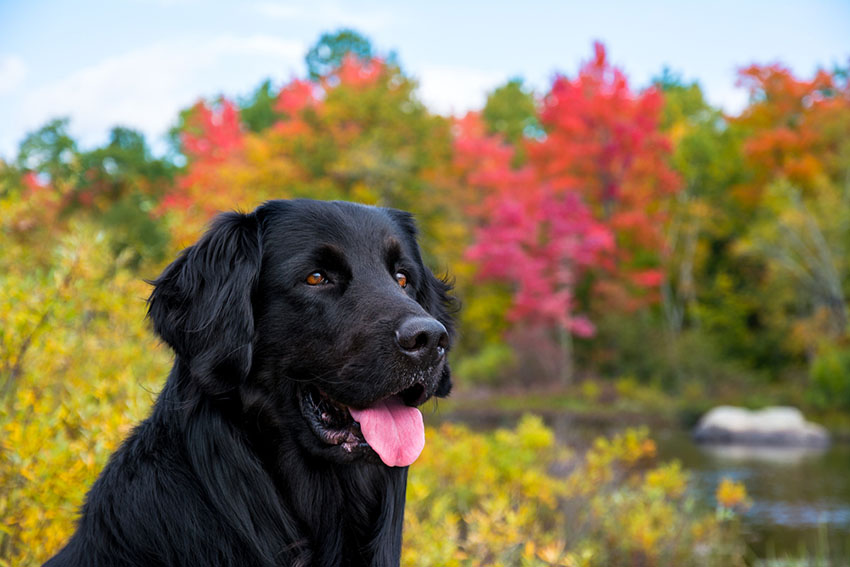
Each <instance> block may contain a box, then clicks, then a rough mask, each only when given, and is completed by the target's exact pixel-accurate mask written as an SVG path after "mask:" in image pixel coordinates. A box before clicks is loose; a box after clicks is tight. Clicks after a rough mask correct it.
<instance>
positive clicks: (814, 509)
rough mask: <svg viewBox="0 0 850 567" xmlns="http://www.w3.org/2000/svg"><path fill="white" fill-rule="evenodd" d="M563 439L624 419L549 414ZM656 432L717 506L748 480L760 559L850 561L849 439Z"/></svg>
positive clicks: (473, 419) (497, 421)
mask: <svg viewBox="0 0 850 567" xmlns="http://www.w3.org/2000/svg"><path fill="white" fill-rule="evenodd" d="M517 418H518V416H517V415H494V414H486V415H482V414H463V415H459V414H452V415H442V416H440V417H439V419H447V420H451V421H462V422H465V423H467V424H468V425H470V426H472V427H474V428H477V429H491V428H496V427H502V426H504V427H512V426H513V425H514V423H515V421H516V419H517ZM544 419H545V420H546V422H547V424H548V425H549V426H550V427H551V428H552V429H553V430H554V432H555V435H556V437H557V438H558V440H559V441H560V442H562V443H564V444H566V445H569V446H571V447H574V448H578V449H582V448H586V447H588V446H589V443H590V442H591V441H592V439H593V438H595V437H597V436H599V435H605V436H610V435H613V434H615V433H617V432H619V431H622V430H623V429H624V428H625V425H624V424H622V423H612V422H611V421H610V420H597V419H593V418H588V417H586V416H572V415H569V414H555V413H552V414H548V415H544ZM652 436H653V438H654V439H655V440H656V442H657V444H658V452H659V457H660V458H661V459H662V460H673V459H676V460H679V461H681V463H682V465H683V466H684V467H685V468H686V469H687V470H689V471H690V472H691V479H692V482H691V486H692V489H693V490H694V493H695V495H696V496H697V498H698V499H700V500H702V501H703V502H704V504H705V505H706V506H708V507H712V508H713V507H714V506H715V504H716V503H715V501H714V493H715V490H716V488H717V485H718V484H719V483H720V480H721V479H722V478H724V477H726V478H730V479H733V480H737V481H741V482H743V483H744V484H745V485H746V487H747V493H748V494H749V496H750V499H751V501H752V506H751V507H750V508H749V509H748V510H747V512H746V513H745V516H744V518H743V520H744V527H745V530H746V535H747V539H748V542H749V544H750V546H751V548H752V551H753V553H754V554H755V555H756V556H757V557H761V558H771V559H773V558H783V557H789V556H791V557H793V556H801V555H807V556H816V555H824V556H830V557H832V558H841V559H842V563H840V564H848V562H850V445H848V444H841V443H836V444H833V445H832V446H831V447H828V448H820V449H804V448H794V449H787V450H784V449H778V448H753V447H734V446H714V447H702V446H699V445H697V444H695V443H694V442H693V441H692V440H691V436H690V433H689V432H687V431H683V430H676V429H669V428H661V427H656V428H654V429H653V433H652Z"/></svg>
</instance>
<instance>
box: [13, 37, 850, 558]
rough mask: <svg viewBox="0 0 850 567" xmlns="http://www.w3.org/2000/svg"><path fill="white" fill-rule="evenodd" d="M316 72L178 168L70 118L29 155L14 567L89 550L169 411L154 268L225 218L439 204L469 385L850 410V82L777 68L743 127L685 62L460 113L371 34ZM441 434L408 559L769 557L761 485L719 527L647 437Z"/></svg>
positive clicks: (261, 104)
mask: <svg viewBox="0 0 850 567" xmlns="http://www.w3.org/2000/svg"><path fill="white" fill-rule="evenodd" d="M308 67H309V75H308V76H305V77H302V78H293V79H292V80H290V81H289V82H287V83H285V84H283V85H280V86H278V85H273V84H272V82H271V81H265V82H263V83H261V84H260V85H259V86H258V87H257V88H256V90H255V91H254V92H253V93H251V94H250V95H248V96H247V97H245V98H241V99H236V100H234V99H231V98H228V97H226V96H223V97H219V98H217V99H215V100H206V101H199V102H198V103H197V104H195V105H193V106H192V107H191V108H188V109H186V110H184V111H183V112H182V113H181V114H180V116H179V117H177V120H176V127H175V129H174V131H173V133H172V134H173V141H174V150H173V153H172V154H171V155H169V156H168V157H156V156H154V155H153V154H152V152H151V150H150V148H149V147H148V145H147V143H146V141H145V139H144V137H143V136H142V135H141V134H139V133H137V132H134V131H132V130H128V129H125V128H120V127H117V128H115V129H113V130H112V132H111V133H110V136H109V139H108V140H107V142H106V143H104V144H103V145H101V146H100V147H96V148H93V149H84V148H81V147H80V146H79V145H78V144H77V142H76V141H75V140H74V139H73V137H72V136H71V135H70V133H69V123H68V121H67V120H65V119H58V120H53V121H50V122H48V123H47V124H45V125H44V126H43V127H42V128H40V129H38V130H36V131H35V132H32V133H31V134H30V135H28V136H27V137H26V138H25V140H24V141H23V143H22V144H21V146H20V149H19V152H18V155H17V156H16V158H15V159H14V160H12V161H11V162H8V163H6V162H2V161H0V284H2V290H1V291H0V298H2V299H0V321H2V323H3V325H2V328H0V403H2V413H0V429H2V437H0V485H2V486H3V488H4V490H3V491H2V493H0V515H2V518H3V523H2V526H1V527H0V557H2V559H0V564H2V565H7V564H8V565H11V564H15V565H18V564H20V565H28V564H37V563H39V562H40V561H42V560H43V559H44V558H45V556H46V555H47V554H48V553H50V551H51V550H52V549H55V547H56V546H57V545H58V544H59V542H61V541H62V540H64V538H65V537H66V536H67V535H68V533H69V531H70V529H71V525H72V520H73V517H74V514H75V509H76V506H78V505H79V503H80V502H81V500H82V498H83V491H84V490H85V489H86V487H87V486H88V485H90V483H91V481H92V480H93V479H94V477H95V476H96V473H97V471H98V470H99V469H100V467H101V466H102V465H103V463H104V460H105V459H106V458H107V456H108V454H109V453H110V451H111V450H112V449H113V448H114V447H115V446H116V444H117V443H118V442H119V441H120V439H121V438H122V437H124V436H125V435H126V433H127V432H128V428H129V427H130V426H131V424H132V423H134V422H136V421H137V420H138V419H139V418H141V417H142V416H143V415H144V414H145V413H146V411H147V408H148V406H149V404H150V401H151V398H152V394H151V393H150V392H151V390H155V389H156V387H157V385H158V384H159V382H160V381H161V380H162V377H163V376H164V373H165V370H166V367H167V365H168V353H166V352H165V351H164V350H162V349H160V348H159V347H157V346H156V344H155V342H154V341H153V338H152V336H151V335H150V334H149V333H148V331H147V330H146V325H145V324H144V323H143V311H144V307H143V304H142V299H141V298H143V297H144V296H145V295H147V290H146V288H145V287H144V285H143V284H142V283H140V282H141V280H142V277H150V276H151V275H153V274H155V272H156V270H155V268H154V266H156V265H159V264H161V262H162V261H164V259H165V258H166V257H170V256H172V255H173V254H174V253H175V252H176V250H177V249H178V248H180V247H181V246H185V245H187V244H189V243H191V242H192V241H194V240H195V238H197V236H198V235H199V234H200V231H201V230H202V228H203V226H204V224H205V223H206V222H208V221H209V219H210V218H211V216H212V215H213V214H215V213H216V212H218V211H219V210H229V209H233V208H242V209H250V208H253V207H254V206H256V205H257V204H258V203H259V202H261V201H263V200H265V199H269V198H287V197H311V198H319V199H349V200H355V201H360V202H364V203H369V204H376V205H380V206H391V207H398V208H402V209H407V210H410V211H412V212H414V213H415V214H416V215H417V218H418V221H419V225H420V229H421V240H422V243H423V250H424V251H425V253H426V256H427V257H426V261H427V262H428V263H429V264H430V265H431V266H432V267H434V268H435V269H436V270H437V271H446V272H448V273H449V274H451V275H452V276H453V277H454V278H455V280H456V290H457V293H458V295H460V297H461V299H462V300H463V304H464V309H463V311H462V312H461V313H460V315H459V317H460V320H461V333H460V336H461V342H460V344H459V345H458V346H457V347H456V348H455V349H454V351H453V356H454V360H453V368H454V369H455V372H456V375H457V376H458V380H457V382H458V383H459V385H460V387H461V388H463V387H464V386H469V385H471V384H474V383H486V384H489V385H508V386H513V385H515V384H517V383H521V384H539V383H542V382H546V381H552V380H553V379H554V378H556V377H557V376H558V375H559V374H560V375H561V376H562V377H563V376H566V375H589V376H590V377H592V378H593V380H589V381H585V382H583V384H585V385H584V386H583V390H582V391H583V393H584V394H585V397H586V398H588V399H592V400H594V401H600V400H602V399H603V398H605V396H608V395H609V392H611V391H614V392H615V394H614V395H621V396H623V397H629V398H631V399H640V400H643V401H644V405H645V406H646V407H657V406H660V405H663V404H664V401H666V400H670V399H671V396H673V395H675V396H677V399H684V400H685V403H686V404H691V405H693V406H694V407H699V408H702V407H703V406H705V405H707V404H709V403H711V401H712V400H713V399H715V398H716V397H722V398H723V399H725V400H728V401H740V398H741V395H742V392H745V391H746V390H748V389H751V390H753V391H758V392H765V391H768V390H769V391H770V392H774V391H781V392H784V393H783V394H782V395H783V397H784V398H787V399H791V400H795V401H796V400H800V401H806V403H808V404H809V405H810V409H817V410H821V411H839V412H840V411H843V412H845V413H846V412H848V411H850V355H848V352H850V349H848V344H850V343H848V341H850V337H848V329H847V315H848V314H847V297H848V293H850V287H848V286H850V273H848V266H850V264H848V261H847V251H848V247H850V232H848V227H850V204H848V195H850V193H849V192H850V186H848V179H850V86H849V85H848V81H847V73H846V70H841V69H836V70H833V71H818V72H816V73H815V74H814V75H813V76H811V77H798V76H795V75H794V74H793V73H792V72H791V71H790V70H789V69H787V68H786V67H783V66H782V65H779V64H773V65H752V66H749V67H747V68H745V69H743V70H742V71H741V72H740V74H739V79H740V84H741V86H743V87H744V88H746V89H747V90H748V92H749V95H750V100H749V103H748V104H747V105H746V107H745V108H744V109H743V110H741V111H740V112H739V113H737V114H736V115H734V116H727V115H724V114H723V113H722V112H721V111H720V110H719V109H717V108H714V107H712V106H711V105H710V104H709V103H708V102H707V101H706V99H705V96H704V94H703V92H702V90H701V88H700V86H699V85H698V84H697V83H687V82H684V81H683V80H682V79H681V78H680V77H679V76H677V75H676V74H674V73H672V72H670V71H669V70H667V71H665V72H664V73H662V75H661V76H660V77H659V78H658V79H657V80H655V81H654V84H653V85H651V86H649V87H648V88H646V89H643V90H641V89H637V88H636V87H635V86H634V85H633V84H630V82H629V81H628V79H627V77H626V75H625V72H624V71H623V70H621V69H618V68H616V67H614V66H613V65H612V64H611V63H610V60H609V58H608V55H607V54H606V52H605V49H604V48H603V46H601V45H596V46H595V48H594V51H593V56H592V58H591V59H590V60H589V61H587V62H585V63H584V64H583V65H582V66H581V68H580V70H579V71H578V73H577V74H575V75H574V76H567V75H557V76H556V77H555V79H554V80H553V82H552V84H551V85H550V88H549V89H548V91H547V92H545V93H542V94H536V93H533V92H531V91H529V90H528V89H527V88H526V87H525V86H524V83H523V82H522V80H521V79H519V78H517V79H512V80H510V81H508V82H507V83H506V84H505V85H503V86H501V87H499V88H498V89H496V90H495V91H494V92H492V93H491V94H490V96H489V97H488V100H487V103H486V106H485V107H484V108H483V109H481V111H480V112H472V113H470V114H469V115H467V116H465V117H462V118H457V119H453V118H447V117H443V116H439V115H437V114H434V113H433V112H431V111H430V110H429V109H428V108H427V107H426V106H425V105H424V104H423V103H422V101H421V99H420V97H419V94H418V91H417V83H416V81H415V80H414V79H413V78H412V77H411V76H409V75H408V74H406V73H405V72H404V70H403V69H402V68H401V66H400V65H399V64H398V62H397V61H396V59H395V57H394V56H393V55H392V54H389V55H382V54H378V52H377V50H375V49H373V47H372V46H371V44H370V43H369V41H368V39H367V38H365V37H363V36H362V35H360V34H359V33H357V32H354V31H351V30H341V31H338V32H336V33H330V34H326V35H324V36H322V38H320V39H319V41H318V42H317V44H316V45H315V46H314V47H313V48H312V49H311V50H310V53H309V54H308ZM553 360H555V361H557V362H556V363H552V361H553ZM606 380H611V381H612V382H613V383H606ZM766 382H772V384H767V383H766ZM650 386H651V387H653V388H656V389H657V390H649V389H648V388H649V387H650ZM658 390H665V391H666V392H668V393H659V392H658ZM803 392H805V395H806V397H805V399H804V400H803V398H802V396H803ZM771 395H772V394H771ZM659 400H660V401H659ZM428 436H429V449H426V453H425V454H424V455H423V458H422V460H421V462H419V463H417V464H416V465H415V466H414V468H413V470H412V473H411V484H410V499H409V502H410V504H409V505H410V508H409V510H408V514H407V522H408V529H407V532H406V538H407V539H406V541H407V547H406V551H405V553H406V554H407V555H406V556H405V563H408V562H409V563H410V564H445V565H474V564H484V563H491V564H517V565H559V564H560V565H609V564H610V565H618V564H629V565H633V564H642V565H653V564H655V565H661V564H695V563H696V564H711V562H712V561H714V562H715V563H716V564H724V565H725V564H733V563H734V561H736V560H737V559H738V558H739V555H738V551H739V550H737V549H736V548H734V546H733V547H728V545H733V544H731V543H729V542H731V541H733V540H734V537H733V533H732V532H733V531H734V524H735V522H734V521H730V519H734V518H735V517H736V516H735V514H736V512H735V510H734V508H735V504H740V503H741V502H743V503H745V502H746V498H745V496H742V492H741V488H740V487H738V486H737V485H734V484H723V485H721V486H722V490H720V489H719V490H718V493H717V495H716V496H717V500H718V502H720V503H721V507H722V508H724V509H725V510H727V511H728V513H727V512H723V513H721V514H718V515H717V516H716V517H702V516H701V515H700V514H699V513H698V512H697V511H696V508H694V506H695V505H694V504H693V502H692V501H691V499H690V496H689V493H688V491H687V490H686V489H683V487H684V486H686V477H687V475H686V473H685V472H684V471H682V470H681V469H679V468H677V466H676V465H656V464H655V463H654V462H653V459H652V455H651V451H650V450H649V447H650V444H649V443H648V442H647V440H646V438H645V436H643V435H642V434H636V433H635V434H631V435H630V436H626V437H622V438H618V439H617V440H613V441H609V442H599V443H598V444H597V445H596V446H594V448H593V449H592V450H591V451H590V452H589V453H588V454H587V455H586V456H576V455H572V456H571V455H566V454H564V452H563V451H560V450H558V449H557V448H556V445H555V443H554V440H553V439H552V435H551V432H549V431H548V430H546V429H545V428H544V427H543V426H542V425H540V423H539V422H535V421H533V420H526V421H524V422H523V423H522V424H521V425H520V426H519V427H518V428H517V429H516V430H515V431H500V432H498V433H494V434H488V435H478V434H473V433H471V432H469V431H467V430H465V429H463V428H459V427H456V426H444V427H443V428H442V429H441V430H440V432H439V434H438V433H436V432H435V431H433V430H429V432H428ZM634 455H638V457H637V458H633V457H634ZM677 534H678V535H677ZM727 544H728V545H727ZM715 555H716V557H715ZM724 561H728V562H727V563H724Z"/></svg>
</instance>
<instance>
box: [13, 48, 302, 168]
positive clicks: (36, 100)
mask: <svg viewBox="0 0 850 567" xmlns="http://www.w3.org/2000/svg"><path fill="white" fill-rule="evenodd" d="M304 50H305V48H304V46H303V45H302V44H301V43H299V42H293V41H288V40H283V39H280V38H278V37H273V36H265V35H257V36H248V37H236V36H220V37H213V38H207V39H204V40H194V41H192V40H185V39H181V40H179V41H166V42H161V43H157V44H154V45H150V46H147V47H145V48H142V49H137V50H133V51H130V52H127V53H123V54H120V55H115V56H112V57H108V58H106V59H103V60H101V61H100V62H98V63H96V64H94V65H91V66H89V67H85V68H83V69H80V70H79V71H76V72H74V73H72V74H71V75H69V76H67V77H65V78H63V79H60V80H58V81H56V82H53V83H50V84H48V85H46V86H42V87H39V88H37V89H34V90H33V91H32V92H29V93H25V96H24V97H22V98H23V102H22V103H21V107H20V109H19V110H18V112H16V113H15V115H14V116H11V117H10V118H11V119H12V122H13V124H9V126H10V128H9V130H10V131H14V132H25V131H30V130H33V129H35V128H37V127H39V126H40V125H42V124H43V123H45V122H46V121H47V120H48V119H50V118H52V117H56V116H69V117H70V118H71V130H72V132H73V133H74V135H75V136H77V137H79V139H80V141H81V142H82V144H83V145H84V146H86V145H92V144H99V143H102V142H103V139H104V137H105V135H106V132H108V130H109V129H110V128H111V127H112V126H115V125H123V126H128V127H131V128H136V129H139V130H141V131H143V132H144V133H145V134H147V135H148V137H149V138H150V139H151V141H152V142H154V143H155V142H156V138H157V137H159V136H161V135H162V134H164V133H165V132H166V131H167V129H168V128H169V127H170V126H171V125H172V124H173V123H174V121H175V120H176V118H177V113H178V111H179V110H180V109H181V108H183V107H186V106H188V105H190V104H192V103H193V102H194V101H195V100H196V99H197V98H198V97H199V96H202V95H206V96H213V95H215V94H218V93H226V94H228V95H234V94H241V93H244V92H245V90H246V88H250V87H251V86H253V85H255V84H257V83H258V82H259V81H260V80H261V79H263V78H266V77H272V78H273V79H274V80H284V79H286V78H288V77H289V76H290V75H292V74H295V73H296V71H297V70H299V69H300V65H301V63H300V60H301V57H302V55H303V53H304ZM12 144H13V143H12V142H10V140H8V139H3V140H0V150H4V151H10V150H11V147H10V146H11V145H12ZM10 153H11V152H10Z"/></svg>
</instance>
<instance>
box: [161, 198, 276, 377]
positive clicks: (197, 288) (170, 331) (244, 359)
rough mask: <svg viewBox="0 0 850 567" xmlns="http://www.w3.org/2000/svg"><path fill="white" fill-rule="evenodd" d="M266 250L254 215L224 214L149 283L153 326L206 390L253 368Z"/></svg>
mask: <svg viewBox="0 0 850 567" xmlns="http://www.w3.org/2000/svg"><path fill="white" fill-rule="evenodd" d="M262 255H263V254H262V243H261V238H260V227H259V223H258V221H257V217H256V214H255V213H251V214H247V215H245V214H241V213H224V214H221V215H219V216H218V217H216V219H215V220H214V221H213V223H212V226H211V227H210V229H209V230H208V231H207V233H206V234H204V236H203V237H202V238H201V239H200V240H199V241H198V242H197V243H196V244H194V245H193V246H190V247H189V248H187V249H186V250H184V251H183V252H182V253H181V254H180V256H179V257H178V258H177V259H176V260H175V261H174V262H172V263H171V265H169V266H168V267H167V268H166V269H165V271H163V272H162V275H160V276H159V278H157V279H156V280H155V281H153V282H151V283H152V284H153V286H154V289H153V292H151V296H150V299H149V300H148V316H149V317H150V319H151V320H152V321H153V328H154V330H155V331H156V333H157V334H158V335H159V336H160V337H162V338H163V340H165V342H166V343H168V344H169V345H170V346H171V348H173V349H174V352H175V353H177V355H178V356H179V357H180V358H182V359H183V360H184V361H186V362H187V363H188V365H189V369H190V372H191V374H192V376H193V377H194V378H196V379H197V380H200V382H201V385H202V386H203V387H204V388H205V389H207V390H210V389H212V390H216V389H217V388H220V387H221V386H222V385H223V384H226V383H228V382H229V383H230V384H231V385H235V383H238V381H239V380H240V379H241V378H243V377H244V376H246V375H247V374H248V372H249V371H250V369H251V357H252V350H253V348H252V345H253V336H254V315H253V308H252V304H251V295H252V292H253V291H254V289H255V287H256V284H257V280H258V277H259V272H260V262H261V259H262ZM222 380H224V382H222Z"/></svg>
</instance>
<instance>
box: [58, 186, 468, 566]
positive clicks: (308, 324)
mask: <svg viewBox="0 0 850 567" xmlns="http://www.w3.org/2000/svg"><path fill="white" fill-rule="evenodd" d="M314 272H321V274H322V276H323V277H324V283H322V284H319V285H309V284H308V283H307V281H306V280H307V278H308V276H310V274H312V273H314ZM399 272H401V273H403V274H404V275H405V276H406V277H407V281H408V284H407V287H405V288H402V287H400V286H399V284H398V282H397V279H396V274H397V273H399ZM152 283H153V285H154V289H153V292H152V294H151V297H150V301H149V316H150V318H151V320H152V321H153V326H154V329H155V331H156V332H157V333H158V334H159V335H160V336H161V337H162V338H163V339H164V340H165V342H167V343H168V344H169V345H170V346H171V347H172V348H173V349H174V352H175V353H176V358H175V363H174V367H173V369H172V371H171V373H170V375H169V377H168V380H167V381H166V384H165V387H164V388H163V390H162V392H161V394H160V396H159V398H158V400H157V402H156V404H155V406H154V409H153V412H152V414H151V416H150V417H149V418H148V419H146V420H145V421H144V422H142V423H141V424H140V425H139V426H138V427H136V429H135V430H134V432H133V433H132V435H131V436H130V437H129V438H128V439H127V440H126V441H125V442H124V444H123V445H122V446H121V448H120V449H119V450H118V451H117V452H116V453H115V454H114V455H113V456H112V458H111V459H110V461H109V463H108V464H107V466H106V468H105V469H104V470H103V472H102V474H101V475H100V477H99V478H98V480H97V481H96V482H95V484H94V485H93V487H92V488H91V490H90V492H89V494H88V496H87V499H86V503H85V505H84V506H83V509H82V514H81V517H80V520H79V524H78V527H77V531H76V533H75V534H74V536H73V537H72V538H71V540H70V541H69V542H68V544H67V545H66V547H65V548H64V549H62V550H61V551H60V552H59V554H58V555H56V556H55V557H54V558H53V559H51V560H50V561H48V563H47V565H48V566H50V567H59V566H82V565H86V566H94V567H100V566H112V565H115V566H118V565H121V566H126V565H138V566H157V565H175V566H177V565H181V566H197V565H219V566H248V565H251V566H273V565H275V566H283V565H286V566H288V565H305V566H306V565H321V566H325V565H329V566H331V565H350V566H354V565H398V564H399V558H400V554H401V532H402V518H403V512H404V498H405V485H406V481H407V468H406V467H388V466H386V465H384V464H383V463H381V462H380V460H379V459H378V458H377V455H376V454H375V453H374V452H372V451H371V449H370V448H369V447H368V446H366V445H362V444H360V445H356V446H354V447H353V448H352V447H351V446H348V449H345V448H344V447H343V445H338V444H329V443H328V442H326V441H323V440H322V439H321V438H320V437H319V435H318V434H317V433H315V432H314V429H311V426H310V424H309V423H308V421H309V419H308V416H309V415H311V414H309V412H307V410H304V409H303V407H309V406H302V405H299V404H302V403H304V400H309V399H312V398H309V397H308V393H309V392H313V394H311V395H321V396H327V397H328V398H329V399H331V400H333V401H335V402H338V403H339V404H343V405H346V406H353V407H365V406H367V405H370V404H371V403H373V402H375V401H376V400H379V399H382V398H384V397H387V396H389V395H393V394H396V393H397V392H402V394H401V395H402V397H403V399H404V400H405V401H406V402H407V403H409V404H418V403H422V401H424V400H425V399H428V398H430V397H431V396H435V395H436V396H445V395H447V394H448V393H449V391H450V389H451V378H450V372H449V367H448V364H447V363H446V360H445V353H444V351H445V350H446V349H447V348H448V341H449V340H450V339H451V337H452V334H453V330H452V321H451V316H450V311H449V308H450V306H451V304H452V299H451V297H450V296H449V291H450V286H449V285H448V284H447V283H446V282H444V281H442V280H439V279H437V278H435V277H434V276H433V274H432V273H431V272H430V271H429V270H428V269H427V268H426V267H425V266H424V265H423V263H422V259H421V257H420V253H419V250H418V246H417V244H416V229H415V226H414V223H413V219H412V217H411V216H410V215H409V214H407V213H403V212H400V211H395V210H391V209H381V208H373V207H366V206H362V205H355V204H351V203H342V202H333V203H327V202H316V201H307V200H298V201H271V202H269V203H266V204H265V205H263V206H262V207H260V208H258V209H257V210H256V211H254V212H252V213H250V214H239V213H228V214H223V215H220V216H219V217H218V218H217V219H216V220H215V221H214V223H213V224H212V226H211V228H210V230H209V231H208V232H207V233H206V234H205V235H204V236H203V238H201V240H200V241H198V243H196V244H195V245H194V246H191V247H190V248H188V249H186V250H185V251H184V252H183V253H182V254H181V255H180V256H179V257H178V258H177V260H175V261H174V262H173V263H172V264H171V265H170V266H168V268H166V269H165V271H164V272H163V273H162V275H161V276H160V277H159V278H158V279H157V280H156V281H154V282H152ZM432 318H433V319H436V320H437V321H439V322H440V323H441V324H442V325H443V326H444V329H443V331H444V333H443V334H442V336H440V337H437V338H435V339H434V340H435V341H439V346H434V345H432V344H431V343H429V345H428V348H429V349H431V348H432V347H433V352H431V351H430V350H429V351H428V352H426V353H425V354H422V353H420V352H417V353H416V355H415V356H413V355H411V353H410V352H409V351H408V352H405V351H404V349H403V348H400V346H399V339H398V338H397V331H398V329H399V328H400V325H401V324H402V323H403V322H404V321H410V320H416V321H426V322H427V321H433V319H432ZM434 325H436V324H432V326H434ZM436 327H437V328H439V325H436ZM423 340H424V339H423ZM434 344H436V343H434ZM411 384H414V385H413V386H411ZM316 392H321V393H320V394H316ZM305 412H306V413H305Z"/></svg>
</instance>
